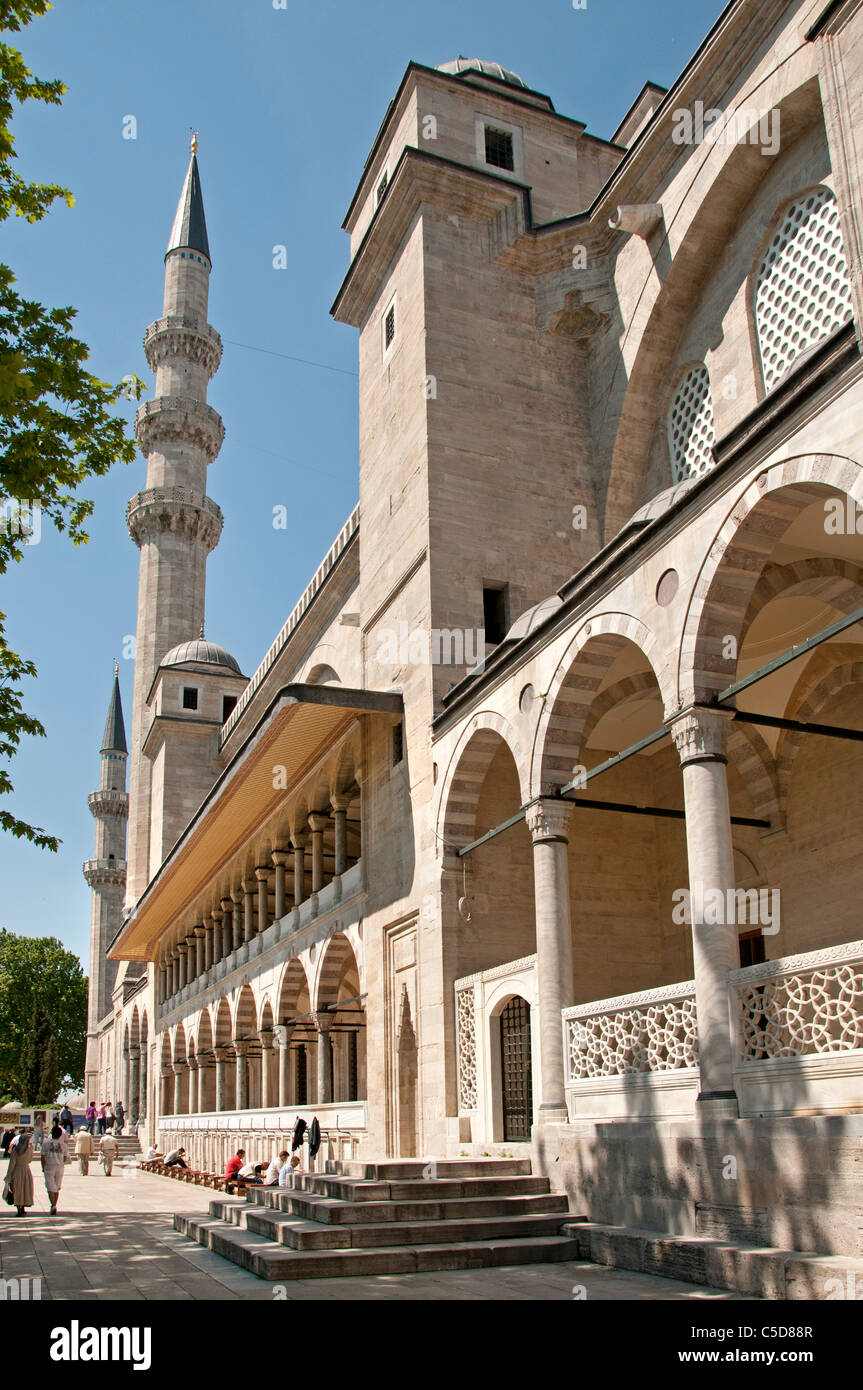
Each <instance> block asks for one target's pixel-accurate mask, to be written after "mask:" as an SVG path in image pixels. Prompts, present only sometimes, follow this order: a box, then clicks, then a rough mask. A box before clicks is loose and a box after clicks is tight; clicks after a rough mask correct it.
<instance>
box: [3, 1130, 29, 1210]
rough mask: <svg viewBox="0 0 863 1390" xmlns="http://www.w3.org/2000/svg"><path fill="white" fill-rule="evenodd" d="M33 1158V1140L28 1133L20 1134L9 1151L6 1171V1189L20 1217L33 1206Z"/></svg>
mask: <svg viewBox="0 0 863 1390" xmlns="http://www.w3.org/2000/svg"><path fill="white" fill-rule="evenodd" d="M32 1158H33V1140H32V1139H31V1137H30V1135H29V1134H27V1133H26V1132H25V1133H24V1134H19V1136H18V1138H17V1139H16V1140H15V1143H14V1144H13V1145H12V1147H11V1148H10V1150H9V1166H8V1168H7V1169H6V1185H5V1187H4V1195H5V1192H6V1188H8V1190H9V1192H10V1193H11V1195H12V1205H13V1206H15V1207H17V1208H18V1215H19V1216H23V1215H24V1208H25V1207H32V1205H33V1174H32V1173H31V1172H30V1162H31V1160H32Z"/></svg>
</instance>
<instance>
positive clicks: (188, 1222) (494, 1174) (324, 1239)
mask: <svg viewBox="0 0 863 1390" xmlns="http://www.w3.org/2000/svg"><path fill="white" fill-rule="evenodd" d="M424 1174H425V1176H424ZM429 1174H433V1176H431V1175H429ZM566 1219H567V1201H566V1198H565V1197H564V1196H562V1195H561V1194H556V1193H552V1192H551V1191H550V1190H549V1182H548V1179H547V1178H542V1177H534V1176H533V1175H532V1174H531V1172H530V1162H529V1160H522V1159H516V1160H512V1159H494V1160H490V1161H483V1160H476V1159H473V1160H467V1161H464V1162H460V1161H457V1160H448V1161H447V1162H446V1163H439V1164H437V1165H433V1166H431V1167H430V1165H428V1164H424V1163H421V1162H418V1161H407V1162H395V1161H394V1162H386V1163H374V1164H366V1163H352V1162H346V1163H334V1162H331V1163H328V1165H327V1172H326V1173H323V1174H309V1173H302V1174H293V1175H292V1178H291V1185H290V1186H289V1187H287V1188H269V1189H268V1188H261V1187H252V1188H250V1189H249V1190H248V1191H247V1193H246V1198H245V1200H244V1201H230V1200H224V1199H221V1200H214V1201H211V1202H210V1215H209V1217H206V1218H201V1217H195V1216H187V1215H180V1214H178V1215H176V1216H175V1217H174V1228H175V1230H177V1231H180V1232H181V1233H182V1234H184V1235H186V1236H189V1237H190V1238H191V1239H193V1240H195V1241H197V1242H198V1243H199V1244H200V1245H204V1246H206V1247H207V1248H208V1249H210V1250H213V1251H215V1252H216V1253H217V1254H219V1255H223V1256H224V1257H225V1258H227V1259H229V1260H232V1261H233V1262H234V1263H235V1264H238V1265H241V1266H242V1267H243V1268H244V1269H248V1270H251V1271H252V1273H254V1274H257V1275H258V1276H259V1277H260V1278H262V1279H268V1280H274V1281H279V1280H284V1279H314V1278H319V1279H320V1278H334V1277H340V1276H344V1275H368V1274H407V1273H418V1272H421V1271H425V1270H442V1269H483V1268H490V1267H492V1266H495V1265H505V1264H533V1263H537V1262H545V1261H547V1260H570V1259H573V1258H575V1252H576V1250H577V1248H578V1242H577V1241H576V1240H575V1239H573V1238H572V1237H571V1236H569V1235H563V1234H562V1233H561V1226H562V1223H563V1222H564V1221H565V1220H566ZM577 1220H578V1218H573V1217H571V1216H570V1217H569V1221H570V1222H571V1223H572V1222H576V1221H577Z"/></svg>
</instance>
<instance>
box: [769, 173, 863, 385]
mask: <svg viewBox="0 0 863 1390" xmlns="http://www.w3.org/2000/svg"><path fill="white" fill-rule="evenodd" d="M851 314H852V304H851V282H850V280H849V278H848V265H847V262H846V260H845V251H844V248H843V245H842V230H841V228H840V226H839V209H838V207H837V206H836V198H835V195H834V194H833V193H832V191H831V190H830V189H829V188H815V189H813V191H812V192H811V193H809V194H807V195H806V197H805V198H801V199H800V200H799V201H798V202H796V203H792V204H791V206H790V207H789V208H788V209H787V210H786V212H785V214H784V216H783V217H782V219H781V221H780V223H779V226H778V227H777V228H776V231H775V233H774V235H773V237H772V239H771V242H770V245H769V246H768V248H767V251H766V253H765V255H764V259H763V261H762V262H761V266H760V268H759V270H758V278H757V280H756V282H755V324H756V328H757V331H758V348H759V351H760V353H761V368H762V371H763V373H764V386H765V389H766V390H767V391H772V389H773V387H774V386H776V384H777V383H778V382H779V381H781V380H782V378H783V377H784V375H785V373H786V372H787V371H788V368H789V367H790V366H791V364H792V363H793V362H794V361H795V360H796V359H797V358H798V357H799V356H800V355H801V353H803V352H805V351H806V349H807V348H810V347H812V345H813V343H818V342H820V341H821V340H822V338H827V337H829V336H830V334H831V333H832V332H833V331H834V330H835V329H836V328H838V327H839V326H840V324H843V323H845V322H846V320H848V319H849V318H850V317H851Z"/></svg>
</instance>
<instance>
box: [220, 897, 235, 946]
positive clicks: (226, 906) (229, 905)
mask: <svg viewBox="0 0 863 1390" xmlns="http://www.w3.org/2000/svg"><path fill="white" fill-rule="evenodd" d="M221 908H222V960H227V958H228V956H229V955H230V954H231V952H232V950H233V949H234V934H233V931H232V929H231V928H232V922H233V913H234V904H233V902H232V901H231V899H230V898H222V901H221ZM237 944H239V943H237Z"/></svg>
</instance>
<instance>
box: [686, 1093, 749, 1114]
mask: <svg viewBox="0 0 863 1390" xmlns="http://www.w3.org/2000/svg"><path fill="white" fill-rule="evenodd" d="M695 1113H696V1115H698V1116H700V1117H701V1118H702V1119H705V1120H739V1119H740V1106H739V1105H738V1103H737V1092H736V1091H699V1093H698V1095H697V1096H696V1099H695Z"/></svg>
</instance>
